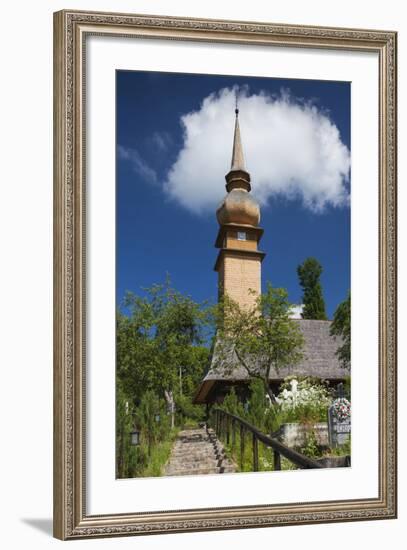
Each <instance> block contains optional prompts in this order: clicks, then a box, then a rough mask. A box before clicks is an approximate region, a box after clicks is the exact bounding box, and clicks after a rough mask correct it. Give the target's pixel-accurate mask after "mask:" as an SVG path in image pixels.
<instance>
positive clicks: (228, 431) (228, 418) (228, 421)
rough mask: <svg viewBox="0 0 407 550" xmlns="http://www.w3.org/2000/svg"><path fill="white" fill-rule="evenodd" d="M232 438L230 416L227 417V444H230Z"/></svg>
mask: <svg viewBox="0 0 407 550" xmlns="http://www.w3.org/2000/svg"><path fill="white" fill-rule="evenodd" d="M229 440H230V416H227V417H226V445H229Z"/></svg>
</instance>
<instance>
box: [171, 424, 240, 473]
mask: <svg viewBox="0 0 407 550" xmlns="http://www.w3.org/2000/svg"><path fill="white" fill-rule="evenodd" d="M235 471H236V467H235V465H234V464H233V462H232V461H231V460H230V459H228V458H227V457H226V456H225V451H224V448H223V445H222V443H221V442H220V441H219V440H218V439H217V437H216V435H215V432H214V431H213V430H212V428H207V427H202V428H194V429H189V430H182V431H180V432H179V434H178V437H177V439H176V440H175V443H174V446H173V448H172V451H171V455H170V458H169V461H168V462H167V464H166V466H165V468H164V475H165V476H187V475H200V474H224V473H228V472H235Z"/></svg>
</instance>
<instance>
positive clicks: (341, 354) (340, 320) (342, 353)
mask: <svg viewBox="0 0 407 550" xmlns="http://www.w3.org/2000/svg"><path fill="white" fill-rule="evenodd" d="M350 311H351V302H350V291H349V292H348V295H347V297H346V299H345V300H344V301H343V302H341V303H340V304H339V306H338V307H337V308H336V311H335V313H334V318H333V321H332V324H331V329H330V330H331V335H332V336H340V337H341V338H342V342H343V343H342V345H341V346H339V348H338V349H337V350H336V355H337V356H338V358H339V360H340V362H341V364H342V366H343V367H345V368H349V367H350V345H351V321H350Z"/></svg>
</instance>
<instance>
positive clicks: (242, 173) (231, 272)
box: [215, 108, 265, 307]
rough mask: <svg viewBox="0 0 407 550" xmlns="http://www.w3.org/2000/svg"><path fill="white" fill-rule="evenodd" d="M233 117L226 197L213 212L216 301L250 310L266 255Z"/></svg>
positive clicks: (255, 205)
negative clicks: (261, 247) (228, 300)
mask: <svg viewBox="0 0 407 550" xmlns="http://www.w3.org/2000/svg"><path fill="white" fill-rule="evenodd" d="M235 114H236V121H235V134H234V139H233V151H232V163H231V167H230V171H229V172H228V173H227V174H226V176H225V178H226V191H227V195H226V196H225V198H224V199H223V201H222V203H221V204H220V206H219V208H218V209H217V211H216V217H217V219H218V223H219V232H218V236H217V239H216V242H215V246H216V247H217V248H219V254H218V258H217V260H216V264H215V271H217V272H218V289H219V299H221V298H222V296H223V295H224V294H227V295H228V296H229V297H230V298H232V299H233V300H234V301H235V302H237V303H238V304H239V305H240V306H241V307H250V306H252V305H254V302H255V299H256V296H257V295H259V294H260V293H261V262H262V260H263V258H264V256H265V254H264V252H260V251H259V250H258V244H259V242H260V239H261V236H262V234H263V229H261V228H260V227H259V222H260V207H259V205H258V203H257V201H256V200H255V199H254V198H253V196H252V195H251V194H250V191H251V185H250V174H249V173H248V172H247V170H246V168H245V163H244V157H243V148H242V140H241V137H240V128H239V110H238V109H237V108H236V110H235ZM250 290H253V291H254V292H255V294H251V293H250V292H249V291H250Z"/></svg>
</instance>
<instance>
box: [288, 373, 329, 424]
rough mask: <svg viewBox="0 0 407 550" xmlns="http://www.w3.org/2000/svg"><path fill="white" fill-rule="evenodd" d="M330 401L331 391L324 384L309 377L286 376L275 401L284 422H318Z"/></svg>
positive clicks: (324, 414) (323, 416) (324, 416)
mask: <svg viewBox="0 0 407 550" xmlns="http://www.w3.org/2000/svg"><path fill="white" fill-rule="evenodd" d="M331 402H332V392H331V391H330V390H329V388H328V387H327V385H326V384H321V383H320V382H319V383H318V382H317V381H315V380H313V379H311V378H305V379H299V380H298V379H297V378H296V377H289V378H286V380H285V381H284V383H283V384H282V390H281V391H280V393H279V394H278V396H277V403H278V404H279V407H280V411H281V413H282V416H283V417H284V421H285V422H301V423H307V422H320V421H322V420H323V419H325V418H326V411H327V409H328V407H329V405H330V404H331Z"/></svg>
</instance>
